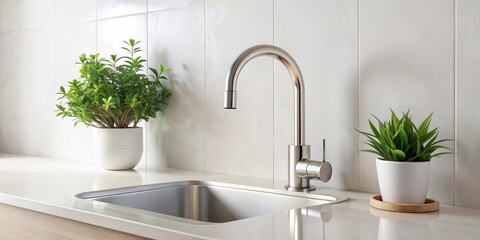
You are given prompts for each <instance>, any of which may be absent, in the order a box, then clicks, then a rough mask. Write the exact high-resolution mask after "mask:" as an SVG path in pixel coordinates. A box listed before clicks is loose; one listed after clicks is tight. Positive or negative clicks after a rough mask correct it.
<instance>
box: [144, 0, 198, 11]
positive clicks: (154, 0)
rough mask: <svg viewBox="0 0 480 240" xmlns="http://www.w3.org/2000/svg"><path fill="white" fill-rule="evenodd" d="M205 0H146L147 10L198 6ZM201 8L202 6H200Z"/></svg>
mask: <svg viewBox="0 0 480 240" xmlns="http://www.w3.org/2000/svg"><path fill="white" fill-rule="evenodd" d="M205 1H206V0H148V11H157V10H165V9H171V8H184V7H190V6H194V7H195V6H200V5H203V4H204V3H205ZM202 9H203V8H202Z"/></svg>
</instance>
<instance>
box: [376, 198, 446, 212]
mask: <svg viewBox="0 0 480 240" xmlns="http://www.w3.org/2000/svg"><path fill="white" fill-rule="evenodd" d="M370 206H372V207H374V208H378V209H381V210H386V211H391V212H405V213H424V212H435V211H438V208H439V206H440V204H439V202H438V201H437V200H434V199H430V198H427V199H426V200H425V203H424V204H403V203H390V202H384V201H382V195H375V196H372V197H371V198H370Z"/></svg>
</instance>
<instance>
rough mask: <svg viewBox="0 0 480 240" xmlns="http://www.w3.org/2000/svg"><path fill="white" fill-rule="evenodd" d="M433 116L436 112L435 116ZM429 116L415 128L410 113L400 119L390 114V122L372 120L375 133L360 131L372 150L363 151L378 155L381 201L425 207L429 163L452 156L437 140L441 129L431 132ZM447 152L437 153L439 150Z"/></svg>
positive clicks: (440, 141) (443, 140) (370, 123)
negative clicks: (438, 157) (435, 158)
mask: <svg viewBox="0 0 480 240" xmlns="http://www.w3.org/2000/svg"><path fill="white" fill-rule="evenodd" d="M432 114H433V113H432ZM432 114H430V115H429V116H428V117H427V118H426V119H425V120H424V121H423V122H422V123H421V124H420V126H418V127H417V126H415V124H414V123H413V122H412V120H411V117H410V115H409V112H406V113H403V115H402V116H401V118H398V117H397V115H396V114H395V113H394V112H393V111H391V118H390V121H388V120H387V121H383V122H382V121H381V120H380V119H378V118H377V117H375V116H374V117H375V119H376V120H377V126H375V125H374V124H373V123H372V122H371V121H370V120H369V121H368V122H369V125H370V128H371V130H372V133H367V132H362V131H358V130H357V131H358V132H359V133H361V134H362V135H364V136H365V137H367V139H368V143H367V144H368V145H369V146H370V147H371V148H372V149H368V150H362V151H364V152H370V153H374V154H376V155H378V156H379V157H378V158H377V159H376V166H377V175H378V183H379V186H380V193H381V195H382V200H383V201H385V202H393V203H404V204H423V203H424V202H425V199H426V196H427V192H428V185H429V179H430V160H431V159H432V158H434V157H437V156H440V155H443V154H448V153H451V150H450V149H449V148H447V147H445V146H443V145H441V143H442V142H445V141H449V140H448V139H441V140H437V137H438V128H435V129H432V130H430V129H429V128H430V121H431V119H432ZM440 149H446V151H443V152H438V153H437V150H440Z"/></svg>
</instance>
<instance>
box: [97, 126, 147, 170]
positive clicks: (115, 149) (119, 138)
mask: <svg viewBox="0 0 480 240" xmlns="http://www.w3.org/2000/svg"><path fill="white" fill-rule="evenodd" d="M142 154H143V128H140V127H137V128H94V130H93V157H94V159H95V161H97V162H98V163H99V164H100V165H101V166H102V167H103V168H104V169H107V170H128V169H132V168H134V167H135V166H136V165H137V164H138V162H139V161H140V159H141V158H142Z"/></svg>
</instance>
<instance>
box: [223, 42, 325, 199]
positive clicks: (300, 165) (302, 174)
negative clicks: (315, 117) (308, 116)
mask: <svg viewBox="0 0 480 240" xmlns="http://www.w3.org/2000/svg"><path fill="white" fill-rule="evenodd" d="M259 56H270V57H273V58H275V59H277V60H279V61H280V62H281V63H283V65H284V66H285V67H286V68H287V70H288V72H289V74H290V77H291V78H292V81H293V85H294V87H295V121H294V124H295V130H294V136H295V139H294V144H291V145H288V185H285V188H286V189H287V190H289V191H312V190H315V186H310V179H311V178H318V179H320V180H321V181H323V182H327V181H328V180H330V178H331V176H332V165H331V164H330V163H329V162H327V161H325V139H324V140H323V161H321V162H320V161H314V160H310V145H305V89H304V85H303V77H302V73H301V72H300V68H299V67H298V65H297V63H296V62H295V60H294V59H293V58H292V56H290V54H288V53H287V52H286V51H285V50H283V49H281V48H279V47H276V46H272V45H257V46H253V47H251V48H249V49H247V50H245V51H244V52H242V53H241V54H240V56H238V57H237V59H236V60H235V61H234V62H233V64H232V66H231V68H230V71H229V72H228V74H227V79H226V81H225V105H224V108H225V109H236V108H237V90H236V89H237V79H238V76H239V75H240V71H241V70H242V68H243V66H245V64H246V63H247V62H249V61H250V60H252V59H254V58H256V57H259Z"/></svg>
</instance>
